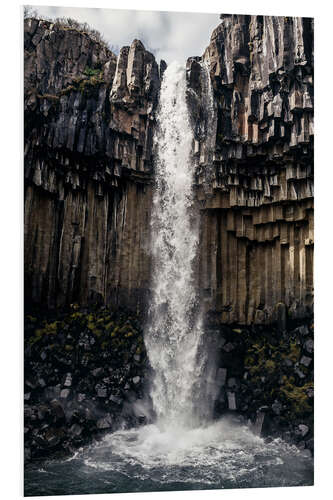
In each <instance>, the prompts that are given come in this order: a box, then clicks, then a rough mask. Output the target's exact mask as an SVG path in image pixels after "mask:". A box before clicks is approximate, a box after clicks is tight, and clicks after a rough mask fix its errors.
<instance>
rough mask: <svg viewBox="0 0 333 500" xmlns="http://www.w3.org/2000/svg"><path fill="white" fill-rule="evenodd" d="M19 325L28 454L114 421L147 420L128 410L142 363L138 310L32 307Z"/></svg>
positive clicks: (68, 445)
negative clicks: (37, 310) (44, 310)
mask: <svg viewBox="0 0 333 500" xmlns="http://www.w3.org/2000/svg"><path fill="white" fill-rule="evenodd" d="M25 333H26V339H25V395H24V400H25V401H24V405H25V406H24V440H25V456H26V458H27V459H38V458H45V457H47V456H53V455H55V454H61V453H63V454H69V453H72V452H73V451H74V450H75V449H76V448H77V447H79V446H82V445H83V444H86V443H88V442H90V441H92V440H94V439H98V438H99V437H100V436H101V435H103V433H104V432H106V431H107V432H111V431H113V430H115V429H117V428H119V426H120V425H122V426H125V427H133V426H136V425H140V424H143V423H145V422H146V416H145V415H140V416H139V417H138V416H137V415H136V410H135V402H137V401H140V400H141V401H142V398H143V396H144V393H145V394H146V392H147V387H146V384H147V382H146V381H145V375H146V373H147V370H148V369H149V365H148V361H147V357H146V352H145V347H144V344H143V338H142V330H141V326H140V321H139V319H138V318H136V317H135V316H131V315H129V314H128V313H120V312H117V313H115V312H111V311H109V310H107V309H98V310H95V311H90V312H87V311H86V310H78V309H74V310H73V309H72V310H71V311H70V312H67V313H58V314H57V315H53V317H52V316H50V315H46V316H44V318H43V319H42V317H41V316H39V317H37V315H36V316H33V315H32V314H31V315H27V317H26V320H25ZM134 357H135V359H134ZM146 406H147V405H146Z"/></svg>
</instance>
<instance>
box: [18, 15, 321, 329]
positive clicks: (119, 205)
mask: <svg viewBox="0 0 333 500" xmlns="http://www.w3.org/2000/svg"><path fill="white" fill-rule="evenodd" d="M221 20H222V22H221V24H220V25H219V26H218V27H217V28H216V29H215V30H214V32H213V34H212V37H211V41H210V44H209V46H208V47H207V49H206V51H205V53H204V55H203V56H202V57H201V58H200V57H196V58H190V59H189V60H188V62H187V75H188V83H189V92H188V97H189V99H188V102H189V106H190V111H191V117H192V120H193V126H194V130H195V144H194V164H195V168H196V183H195V184H196V190H197V200H198V207H199V209H200V213H201V223H202V224H201V227H202V229H201V239H200V259H199V260H200V261H199V267H198V283H199V289H200V293H201V298H202V303H203V304H204V309H205V311H206V312H207V313H210V316H212V315H213V316H214V317H215V320H216V322H217V323H239V324H250V323H256V324H268V323H272V322H276V323H277V324H278V325H279V329H280V330H281V331H283V330H284V329H285V324H286V318H287V317H288V318H295V319H296V318H302V317H305V316H307V315H311V313H312V306H313V276H312V270H313V24H312V20H311V19H301V18H284V17H263V16H237V15H232V16H230V15H223V16H221ZM206 67H207V70H206V69H205V68H206ZM164 69H165V63H163V62H161V66H160V69H159V68H158V65H157V63H156V61H155V59H154V57H153V55H152V54H150V53H149V52H148V51H146V50H145V48H144V47H143V45H142V43H141V42H140V41H138V40H134V41H133V43H132V45H131V46H130V47H123V48H122V49H121V51H120V54H119V56H118V58H116V56H115V55H114V54H113V53H112V52H110V51H109V50H108V49H107V48H105V47H104V46H103V45H101V44H99V43H98V42H95V41H93V40H92V39H91V38H90V37H89V35H88V34H86V33H82V32H79V31H77V30H75V29H69V28H64V27H59V26H56V25H53V24H52V23H50V22H44V21H38V20H34V19H28V20H26V21H25V176H26V177H25V179H26V182H25V191H26V201H25V277H26V287H25V289H26V301H27V303H28V304H29V303H33V304H42V305H46V306H47V307H49V308H52V307H59V306H67V305H69V304H71V303H73V302H78V303H80V304H81V305H87V304H91V303H96V302H97V303H107V304H108V305H115V306H118V305H119V304H122V305H125V306H127V307H129V308H132V309H136V308H137V307H139V306H142V305H144V303H145V297H146V296H147V292H148V289H149V280H150V274H149V271H150V260H149V253H148V246H149V217H150V211H151V189H152V187H151V185H152V180H153V169H152V160H153V151H152V134H153V129H154V114H155V110H156V104H157V98H158V90H159V85H160V78H161V76H162V74H163V71H164ZM210 96H211V97H210ZM207 110H208V111H209V112H207Z"/></svg>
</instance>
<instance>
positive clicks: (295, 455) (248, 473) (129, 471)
mask: <svg viewBox="0 0 333 500" xmlns="http://www.w3.org/2000/svg"><path fill="white" fill-rule="evenodd" d="M312 484H313V460H312V458H310V457H309V456H308V454H307V452H304V451H301V450H299V449H298V448H296V447H295V446H292V445H289V444H287V443H285V442H284V441H282V440H281V439H275V440H273V441H271V442H270V443H266V442H265V441H264V440H263V439H262V438H260V437H258V436H256V435H254V434H253V433H252V432H251V431H250V430H249V429H248V428H247V427H246V426H244V425H240V424H238V423H236V422H235V421H233V420H232V419H230V418H228V417H225V418H223V419H221V420H219V421H216V422H214V423H212V424H210V425H208V426H206V427H200V428H196V429H184V428H181V427H179V428H177V427H172V428H166V429H160V428H159V427H158V426H157V425H146V426H144V427H140V428H136V429H131V430H119V431H117V432H114V433H112V434H109V435H107V436H105V437H104V438H103V439H102V440H101V441H100V442H99V443H97V444H95V445H93V446H89V447H87V448H84V449H82V450H80V451H79V452H77V453H76V454H75V455H74V456H73V457H72V458H70V459H67V460H53V461H47V462H44V463H39V464H30V465H29V466H28V467H27V468H26V472H25V495H26V496H34V495H60V494H85V493H121V492H123V493H124V492H136V491H175V490H178V491H179V490H194V489H231V488H262V487H273V486H274V487H277V486H310V485H312Z"/></svg>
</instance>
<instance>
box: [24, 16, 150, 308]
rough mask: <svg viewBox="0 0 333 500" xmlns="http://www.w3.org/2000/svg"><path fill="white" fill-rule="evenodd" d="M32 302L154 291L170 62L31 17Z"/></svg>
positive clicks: (132, 297)
mask: <svg viewBox="0 0 333 500" xmlns="http://www.w3.org/2000/svg"><path fill="white" fill-rule="evenodd" d="M24 69H25V71H24V76H25V96H24V97H25V277H26V303H27V304H29V303H33V304H43V305H46V306H47V307H59V306H63V305H68V304H70V303H72V302H79V303H82V304H89V303H96V302H98V303H99V302H107V303H108V304H114V305H117V304H119V303H120V302H122V301H125V302H126V303H127V305H129V306H131V307H133V308H135V307H136V306H137V304H138V303H139V302H140V300H142V298H143V296H144V294H145V291H146V290H147V288H148V279H149V272H148V271H149V256H148V253H147V251H146V248H147V240H148V232H149V212H150V199H151V186H150V179H151V169H152V163H151V160H152V148H151V141H152V131H153V122H154V110H155V106H156V100H157V92H158V88H159V70H158V66H157V63H156V61H155V59H154V57H153V55H152V54H150V53H149V52H147V51H146V50H145V49H144V47H143V45H142V43H141V42H140V41H138V40H134V41H133V43H132V45H131V47H123V48H122V50H121V52H120V54H119V57H118V59H117V58H116V56H115V55H114V54H113V53H112V52H110V51H109V50H108V49H107V48H106V47H104V46H103V45H101V44H99V43H98V42H95V41H93V40H92V39H91V38H90V36H89V35H88V34H86V33H82V32H79V31H77V30H75V29H69V28H66V27H61V26H56V25H53V24H52V23H50V22H45V21H39V20H36V19H28V20H26V21H25V68H24Z"/></svg>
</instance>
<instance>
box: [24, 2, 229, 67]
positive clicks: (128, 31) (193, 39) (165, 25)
mask: <svg viewBox="0 0 333 500" xmlns="http://www.w3.org/2000/svg"><path fill="white" fill-rule="evenodd" d="M34 8H36V10H37V12H38V13H39V14H40V15H41V17H43V16H47V17H51V18H55V17H63V16H65V17H73V18H75V19H77V20H78V21H81V22H87V23H88V24H89V25H90V26H91V27H92V28H95V29H97V30H98V31H100V32H101V34H102V35H103V36H104V38H105V39H106V40H107V41H108V42H109V43H110V44H111V45H113V46H116V47H117V46H118V47H119V48H120V47H122V46H124V45H130V44H131V42H132V41H133V39H134V38H139V39H140V40H141V41H142V42H143V43H144V45H145V46H146V48H147V49H148V50H150V51H152V52H153V53H154V54H155V57H156V59H157V60H158V61H159V59H164V60H165V61H166V62H167V63H168V64H170V63H171V62H172V61H174V60H177V61H179V62H184V61H186V59H187V58H188V57H190V56H201V55H202V53H203V51H204V50H205V48H206V47H207V45H208V44H209V39H210V35H211V33H212V31H213V29H214V28H215V27H216V26H217V25H218V24H219V23H220V19H219V14H195V13H193V14H192V13H179V12H152V11H139V10H114V9H87V8H75V7H41V6H36V7H34Z"/></svg>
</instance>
